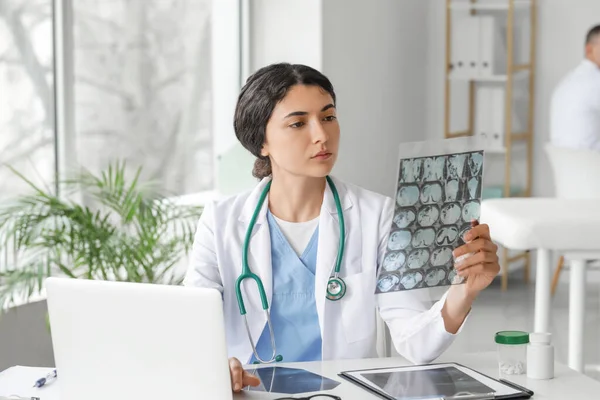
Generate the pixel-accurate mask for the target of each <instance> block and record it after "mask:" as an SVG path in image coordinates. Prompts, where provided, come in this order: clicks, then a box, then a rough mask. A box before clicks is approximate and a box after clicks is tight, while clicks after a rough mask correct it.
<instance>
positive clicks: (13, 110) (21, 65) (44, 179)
mask: <svg viewBox="0 0 600 400" xmlns="http://www.w3.org/2000/svg"><path fill="white" fill-rule="evenodd" d="M53 55H54V47H53V42H52V0H0V200H1V199H5V198H7V197H9V196H13V195H16V194H21V193H24V192H25V191H26V190H27V185H26V184H25V183H24V182H23V181H22V180H21V179H20V178H19V177H18V176H16V175H15V174H14V173H13V172H12V171H11V170H10V169H9V168H7V166H9V165H10V166H12V167H13V168H15V169H16V170H18V171H19V172H20V173H23V174H25V175H26V176H27V177H28V178H29V179H30V180H31V181H33V183H35V184H36V185H44V184H51V183H52V181H53V180H54V174H55V170H56V159H55V151H54V111H55V110H54V87H53V81H54V79H53Z"/></svg>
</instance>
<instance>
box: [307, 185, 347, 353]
mask: <svg viewBox="0 0 600 400" xmlns="http://www.w3.org/2000/svg"><path fill="white" fill-rule="evenodd" d="M333 181H334V184H335V186H336V189H337V191H338V195H339V197H340V202H341V205H342V210H343V211H344V212H345V211H347V210H348V209H349V208H350V207H351V206H352V202H351V201H350V198H349V196H348V193H347V190H346V187H345V185H344V184H343V183H341V182H339V181H337V180H336V179H333ZM347 219H348V218H346V215H345V214H344V220H345V221H346V233H345V238H344V240H346V239H347V238H348V221H347ZM339 238H340V227H339V221H338V212H337V208H336V205H335V200H334V198H333V193H332V192H331V188H330V187H329V185H327V188H326V190H325V193H324V196H323V204H322V206H321V215H320V217H319V240H318V249H317V251H318V252H317V267H316V273H315V296H316V298H315V302H316V306H317V314H318V316H319V326H320V327H321V337H322V338H323V341H324V342H325V339H326V338H325V336H324V333H325V332H326V328H325V321H326V318H325V303H326V301H328V300H327V299H326V297H325V296H326V293H327V281H328V280H329V277H330V276H331V275H332V274H333V273H334V268H335V262H336V259H337V254H338V249H339ZM342 260H343V259H342ZM342 265H343V261H342ZM340 275H341V276H343V275H344V271H343V267H342V270H340Z"/></svg>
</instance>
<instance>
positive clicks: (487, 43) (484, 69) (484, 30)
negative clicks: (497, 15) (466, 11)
mask: <svg viewBox="0 0 600 400" xmlns="http://www.w3.org/2000/svg"><path fill="white" fill-rule="evenodd" d="M478 20H479V76H480V77H482V78H487V77H490V76H493V75H494V74H495V71H494V66H495V65H494V53H495V50H494V17H491V16H480V17H479V18H478Z"/></svg>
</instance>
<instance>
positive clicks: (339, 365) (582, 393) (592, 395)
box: [0, 352, 600, 400]
mask: <svg viewBox="0 0 600 400" xmlns="http://www.w3.org/2000/svg"><path fill="white" fill-rule="evenodd" d="M438 361H439V362H457V363H460V364H463V365H465V366H467V367H470V368H473V369H475V370H477V371H479V372H482V373H484V374H486V375H489V376H491V377H492V378H497V377H498V369H497V361H496V353H493V352H492V353H479V354H468V355H463V356H460V357H441V358H440V359H439V360H438ZM406 364H407V363H406V361H404V360H403V359H399V358H379V359H367V360H339V361H325V362H312V363H297V364H294V363H289V364H278V365H280V366H286V367H296V368H304V369H306V370H309V371H312V372H314V373H317V374H319V375H322V376H326V377H328V378H330V379H333V380H336V381H338V382H340V383H341V384H340V385H339V386H338V387H337V388H335V389H334V390H332V391H330V392H327V393H332V394H336V395H338V396H340V397H341V398H342V400H355V399H356V400H358V399H360V400H363V399H365V400H368V399H377V398H378V397H376V396H374V395H371V394H370V393H369V392H367V391H365V390H363V389H361V388H360V387H358V386H356V385H354V384H353V383H350V382H348V381H346V380H344V379H341V378H339V377H338V376H337V374H338V373H339V372H341V371H347V370H354V369H368V368H385V367H394V366H398V365H406ZM36 376H37V375H36ZM29 380H31V379H29ZM511 380H512V381H513V382H515V383H517V384H519V385H521V386H525V387H527V388H529V389H531V390H533V391H534V392H535V395H534V397H533V399H536V400H565V399H573V400H597V399H598V398H599V397H598V393H600V382H599V381H595V380H593V379H591V378H589V377H587V376H585V375H582V374H580V373H578V372H576V371H574V370H571V369H569V368H567V367H566V366H565V365H563V364H558V363H557V364H556V366H555V378H554V379H551V380H545V381H544V380H533V379H528V378H527V377H526V376H525V375H520V376H515V377H513V379H511ZM11 384H12V385H11ZM17 384H18V383H17V382H14V383H12V382H4V381H2V380H1V379H0V386H4V387H8V388H11V386H14V385H17ZM278 397H283V396H282V395H281V394H271V393H265V392H246V391H244V392H242V393H239V394H236V395H235V396H234V399H235V400H239V399H274V398H278ZM294 397H299V396H294ZM44 398H47V399H48V400H50V399H52V400H54V399H58V396H55V395H52V396H46V397H44V396H42V399H44Z"/></svg>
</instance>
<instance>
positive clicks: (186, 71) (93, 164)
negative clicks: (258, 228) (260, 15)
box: [73, 0, 236, 195]
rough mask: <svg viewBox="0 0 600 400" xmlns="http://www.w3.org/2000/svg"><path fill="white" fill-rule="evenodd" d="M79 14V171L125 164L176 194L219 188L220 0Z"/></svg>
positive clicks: (91, 7)
mask: <svg viewBox="0 0 600 400" xmlns="http://www.w3.org/2000/svg"><path fill="white" fill-rule="evenodd" d="M73 7H74V8H73V58H74V67H73V71H74V78H75V79H74V82H75V87H74V99H75V104H74V126H75V135H76V137H75V143H76V149H77V155H78V161H79V164H80V165H83V166H84V167H86V168H87V169H89V170H91V171H98V170H100V169H102V168H103V167H105V166H106V165H107V164H108V163H109V162H111V161H114V160H115V159H121V160H126V161H127V164H128V165H129V167H130V169H132V170H135V169H137V168H138V167H139V166H142V167H143V170H142V177H143V179H150V180H153V181H157V182H158V183H160V186H161V187H162V188H163V189H165V190H166V191H167V192H168V193H172V194H174V195H181V194H188V193H195V192H200V191H205V190H210V189H212V188H213V186H214V163H213V160H214V152H213V142H212V138H213V132H212V122H211V118H212V107H213V104H212V95H211V92H212V90H213V87H212V76H213V74H212V69H211V54H212V52H211V47H212V46H211V0H77V1H73ZM232 78H234V79H235V78H236V77H235V76H234V77H232Z"/></svg>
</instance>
